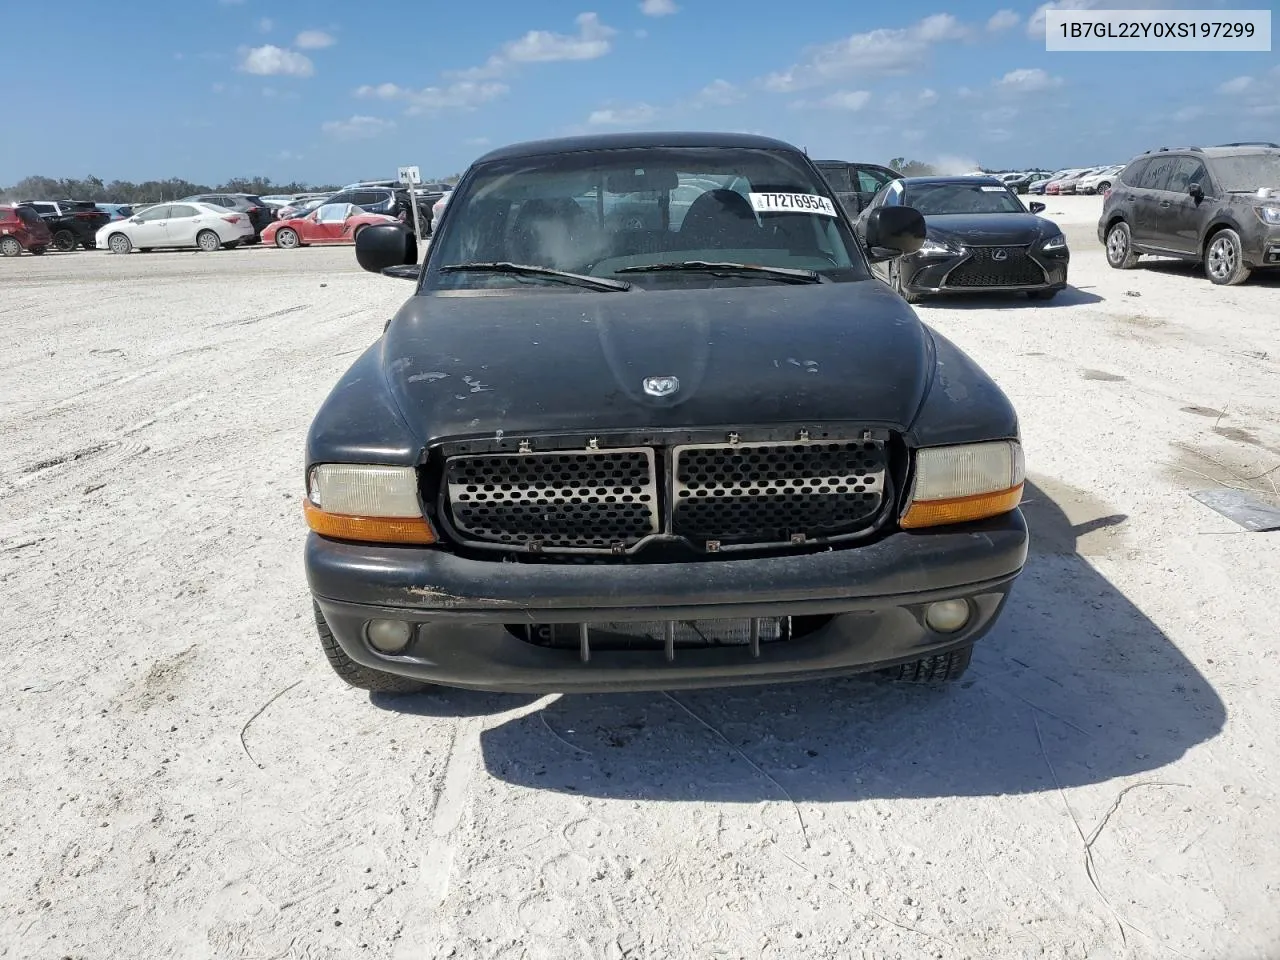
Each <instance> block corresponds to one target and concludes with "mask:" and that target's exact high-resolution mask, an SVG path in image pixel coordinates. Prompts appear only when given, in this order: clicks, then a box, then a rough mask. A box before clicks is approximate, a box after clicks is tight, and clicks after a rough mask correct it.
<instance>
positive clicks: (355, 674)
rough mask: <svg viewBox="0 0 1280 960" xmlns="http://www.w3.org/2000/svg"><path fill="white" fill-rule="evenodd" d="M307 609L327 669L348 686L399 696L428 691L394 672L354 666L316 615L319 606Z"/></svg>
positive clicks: (421, 684)
mask: <svg viewBox="0 0 1280 960" xmlns="http://www.w3.org/2000/svg"><path fill="white" fill-rule="evenodd" d="M311 606H312V608H313V610H314V611H315V615H316V631H317V632H318V633H319V634H320V648H321V649H322V650H324V657H325V659H326V660H328V661H329V666H331V667H333V672H334V673H336V674H337V675H338V676H339V677H341V678H342V680H343V682H345V683H346V684H347V685H348V686H351V687H355V688H356V689H357V690H369V691H371V692H373V693H403V694H407V693H422V692H423V691H424V690H427V689H429V688H430V684H426V683H422V682H420V681H418V680H411V679H410V678H408V677H401V676H397V675H396V674H394V673H383V672H382V671H381V670H371V669H370V668H369V667H366V666H365V665H364V664H362V663H356V662H355V661H354V660H352V659H351V658H350V657H348V656H347V655H346V653H345V652H343V649H342V647H341V645H340V644H339V643H338V640H337V638H336V637H334V635H333V631H332V630H330V629H329V624H328V623H326V622H325V619H324V614H323V613H321V612H320V605H319V604H318V603H316V602H315V601H314V600H312V601H311Z"/></svg>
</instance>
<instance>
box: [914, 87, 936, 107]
mask: <svg viewBox="0 0 1280 960" xmlns="http://www.w3.org/2000/svg"><path fill="white" fill-rule="evenodd" d="M937 102H938V91H937V90H930V89H927V88H926V89H924V90H921V91H920V93H919V94H917V95H916V103H918V104H919V105H920V106H922V107H928V106H931V105H932V104H935V103H937Z"/></svg>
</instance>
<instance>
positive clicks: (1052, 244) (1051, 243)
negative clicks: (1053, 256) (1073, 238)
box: [1040, 233, 1067, 250]
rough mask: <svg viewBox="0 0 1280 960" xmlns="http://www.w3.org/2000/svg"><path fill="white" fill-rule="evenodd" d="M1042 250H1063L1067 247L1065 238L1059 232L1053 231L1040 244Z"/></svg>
mask: <svg viewBox="0 0 1280 960" xmlns="http://www.w3.org/2000/svg"><path fill="white" fill-rule="evenodd" d="M1040 249H1042V250H1065V249H1067V238H1066V237H1064V236H1063V235H1062V234H1060V233H1055V234H1054V235H1053V236H1052V237H1050V238H1049V239H1048V240H1046V241H1045V242H1044V243H1043V244H1041V247H1040Z"/></svg>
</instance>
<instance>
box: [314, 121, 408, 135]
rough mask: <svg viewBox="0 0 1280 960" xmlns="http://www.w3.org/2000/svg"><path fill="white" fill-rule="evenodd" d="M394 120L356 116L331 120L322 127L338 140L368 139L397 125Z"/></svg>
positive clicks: (321, 126)
mask: <svg viewBox="0 0 1280 960" xmlns="http://www.w3.org/2000/svg"><path fill="white" fill-rule="evenodd" d="M395 125H396V124H395V121H394V120H383V119H382V118H380V117H362V116H354V117H349V118H348V119H346V120H329V121H326V122H325V123H323V124H321V125H320V129H321V130H323V131H324V132H325V133H327V134H328V135H329V136H331V137H334V138H335V139H338V140H368V139H371V138H373V137H377V136H381V135H382V134H384V133H386V132H388V131H389V130H391V129H393V128H394V127H395Z"/></svg>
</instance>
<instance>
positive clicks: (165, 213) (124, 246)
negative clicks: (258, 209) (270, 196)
mask: <svg viewBox="0 0 1280 960" xmlns="http://www.w3.org/2000/svg"><path fill="white" fill-rule="evenodd" d="M253 235H254V229H253V224H252V223H251V222H250V221H249V216H248V214H244V213H237V212H236V211H235V210H228V209H226V208H225V207H215V206H214V205H213V204H210V203H194V202H187V203H158V204H156V205H155V206H154V207H147V208H146V209H145V210H140V211H138V212H137V213H135V214H134V215H133V216H132V217H130V218H129V219H128V220H117V221H115V222H114V223H108V224H107V225H106V226H105V227H103V228H102V229H101V230H99V231H98V233H97V237H96V239H97V243H96V246H97V248H98V249H99V250H110V251H111V252H112V253H129V252H130V251H132V250H133V249H134V248H135V247H136V248H137V249H139V250H141V251H143V252H144V253H145V252H146V251H148V250H157V249H160V248H162V247H195V248H196V249H197V250H204V251H213V250H221V249H223V248H224V247H225V248H226V249H228V250H229V249H231V248H232V247H235V246H239V244H240V242H241V241H242V240H244V239H246V238H248V237H252V236H253Z"/></svg>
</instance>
